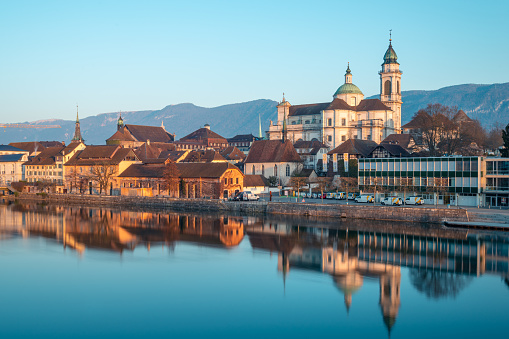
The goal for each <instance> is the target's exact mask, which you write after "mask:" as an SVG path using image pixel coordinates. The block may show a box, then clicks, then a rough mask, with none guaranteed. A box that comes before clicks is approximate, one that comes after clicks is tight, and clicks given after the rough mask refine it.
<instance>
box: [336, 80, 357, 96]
mask: <svg viewBox="0 0 509 339" xmlns="http://www.w3.org/2000/svg"><path fill="white" fill-rule="evenodd" d="M339 94H362V92H361V90H360V89H359V87H357V86H355V85H354V84H350V83H346V84H343V85H341V87H339V88H338V90H337V91H336V93H334V96H336V95H339Z"/></svg>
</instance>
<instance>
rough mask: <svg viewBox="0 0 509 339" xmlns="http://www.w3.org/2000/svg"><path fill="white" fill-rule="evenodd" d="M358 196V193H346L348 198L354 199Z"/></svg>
mask: <svg viewBox="0 0 509 339" xmlns="http://www.w3.org/2000/svg"><path fill="white" fill-rule="evenodd" d="M358 196H359V193H348V200H355V198H357V197H358Z"/></svg>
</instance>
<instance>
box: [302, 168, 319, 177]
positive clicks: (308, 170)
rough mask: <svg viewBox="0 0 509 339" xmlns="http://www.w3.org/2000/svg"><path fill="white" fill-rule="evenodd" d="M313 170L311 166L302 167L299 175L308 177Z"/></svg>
mask: <svg viewBox="0 0 509 339" xmlns="http://www.w3.org/2000/svg"><path fill="white" fill-rule="evenodd" d="M314 171H315V170H314V169H312V168H303V169H302V170H301V171H300V176H302V177H307V178H309V176H310V175H311V174H313V172H314Z"/></svg>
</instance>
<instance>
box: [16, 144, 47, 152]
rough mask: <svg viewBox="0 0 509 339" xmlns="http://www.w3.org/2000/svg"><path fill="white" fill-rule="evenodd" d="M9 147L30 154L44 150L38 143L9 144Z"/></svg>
mask: <svg viewBox="0 0 509 339" xmlns="http://www.w3.org/2000/svg"><path fill="white" fill-rule="evenodd" d="M9 146H13V147H17V148H20V149H22V150H25V151H28V152H30V153H34V152H41V151H42V150H44V149H45V148H46V147H44V146H43V145H42V144H41V143H40V142H37V141H29V142H11V143H10V144H9Z"/></svg>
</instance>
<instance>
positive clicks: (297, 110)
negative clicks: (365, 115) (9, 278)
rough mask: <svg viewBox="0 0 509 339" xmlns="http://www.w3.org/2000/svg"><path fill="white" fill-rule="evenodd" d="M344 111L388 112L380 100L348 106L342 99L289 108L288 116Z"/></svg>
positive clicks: (368, 100)
mask: <svg viewBox="0 0 509 339" xmlns="http://www.w3.org/2000/svg"><path fill="white" fill-rule="evenodd" d="M333 109H337V110H345V111H357V112H362V111H390V110H391V109H390V107H388V106H386V105H385V104H384V103H383V102H382V101H381V100H380V99H364V100H362V101H361V102H360V103H359V104H358V105H357V106H350V105H348V104H347V103H346V102H345V101H344V100H343V99H338V98H335V99H334V100H332V102H324V103H320V104H307V105H295V106H290V110H289V113H288V115H289V116H298V115H313V114H320V112H321V111H323V110H333Z"/></svg>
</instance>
